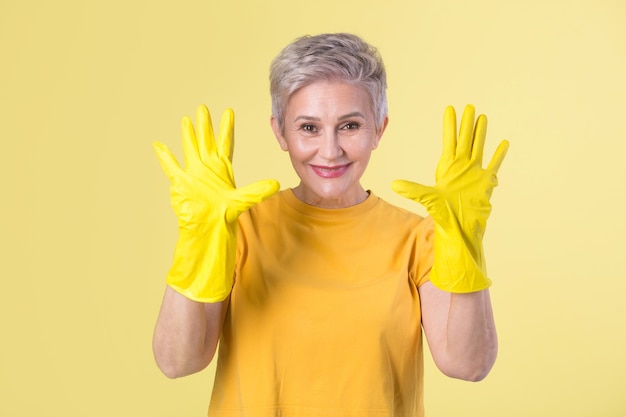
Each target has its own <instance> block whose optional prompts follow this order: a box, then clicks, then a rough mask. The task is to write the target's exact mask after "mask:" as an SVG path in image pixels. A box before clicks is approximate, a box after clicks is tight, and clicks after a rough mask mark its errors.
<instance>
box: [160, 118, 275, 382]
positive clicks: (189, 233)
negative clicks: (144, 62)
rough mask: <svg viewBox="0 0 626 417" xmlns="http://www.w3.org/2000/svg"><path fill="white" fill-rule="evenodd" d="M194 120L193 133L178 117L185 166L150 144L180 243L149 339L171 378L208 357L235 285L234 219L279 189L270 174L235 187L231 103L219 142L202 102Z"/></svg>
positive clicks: (201, 364) (188, 122)
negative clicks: (167, 183) (164, 182)
mask: <svg viewBox="0 0 626 417" xmlns="http://www.w3.org/2000/svg"><path fill="white" fill-rule="evenodd" d="M196 124H197V129H198V131H197V132H196V131H195V130H194V127H193V124H192V122H191V120H190V119H189V118H188V117H185V118H183V122H182V135H183V150H184V154H185V168H184V169H183V168H181V166H180V165H179V164H178V162H177V161H176V158H175V157H174V156H173V155H172V153H171V152H170V151H169V149H168V148H167V147H166V146H165V145H163V144H162V143H158V142H155V143H154V148H155V151H156V153H157V156H158V158H159V161H160V163H161V166H162V168H163V171H165V174H166V175H167V176H168V178H169V179H170V182H171V188H170V195H171V202H172V207H173V208H174V212H175V213H176V215H177V217H178V242H177V244H176V249H175V253H174V261H173V264H172V267H171V268H170V270H169V272H168V274H167V278H166V282H167V285H168V287H167V289H166V291H165V296H164V298H163V304H162V306H161V311H160V313H159V317H158V320H157V325H156V328H155V332H154V338H153V350H154V355H155V358H156V361H157V364H158V366H159V368H160V369H161V370H162V371H163V372H164V373H165V374H166V375H167V376H169V377H178V376H184V375H188V374H190V373H193V372H197V371H199V370H201V369H203V368H204V367H206V365H207V364H208V363H209V362H210V361H211V359H212V357H213V355H214V353H215V347H216V345H217V341H218V340H219V335H220V334H221V328H222V323H223V321H224V316H225V314H226V309H227V307H228V297H229V294H230V291H231V289H232V285H233V275H234V266H235V253H236V245H237V243H236V239H237V218H238V217H239V215H240V214H241V213H243V212H244V211H246V210H248V209H249V208H250V207H252V206H253V205H254V204H256V203H258V202H260V201H262V200H263V199H265V198H267V197H269V196H271V195H272V194H274V193H275V192H276V191H278V189H279V185H278V182H276V181H274V180H265V181H259V182H257V183H254V184H251V185H248V186H246V187H243V188H236V186H235V180H234V176H233V170H232V162H231V161H232V154H233V139H234V113H233V111H232V110H230V109H229V110H226V111H225V112H224V115H223V116H222V121H221V126H220V132H219V137H218V139H217V141H216V140H215V138H214V135H213V127H212V124H211V116H210V114H209V111H208V109H207V108H206V107H205V106H200V107H199V108H198V111H197V123H196Z"/></svg>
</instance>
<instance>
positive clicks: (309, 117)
mask: <svg viewBox="0 0 626 417" xmlns="http://www.w3.org/2000/svg"><path fill="white" fill-rule="evenodd" d="M298 120H310V121H312V122H319V121H320V120H322V119H320V118H319V117H313V116H306V115H302V116H298V117H296V118H295V119H294V120H293V121H294V122H297V121H298Z"/></svg>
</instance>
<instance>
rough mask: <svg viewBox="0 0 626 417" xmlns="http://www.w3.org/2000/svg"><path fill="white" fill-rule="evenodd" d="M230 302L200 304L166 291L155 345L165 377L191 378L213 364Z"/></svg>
mask: <svg viewBox="0 0 626 417" xmlns="http://www.w3.org/2000/svg"><path fill="white" fill-rule="evenodd" d="M228 300H229V299H228V298H227V299H226V300H225V301H221V302H218V303H199V302H196V301H192V300H190V299H188V298H186V297H184V296H183V295H181V294H179V293H178V292H176V291H174V290H173V289H172V288H170V287H169V286H168V287H166V290H165V295H164V297H163V303H162V304H161V310H160V312H159V317H158V319H157V324H156V327H155V330H154V337H153V341H152V348H153V352H154V357H155V359H156V362H157V365H158V366H159V369H161V371H162V372H163V373H164V374H165V375H166V376H168V377H170V378H177V377H181V376H185V375H189V374H192V373H195V372H198V371H201V370H202V369H204V368H205V367H206V366H207V365H208V364H209V363H210V362H211V360H212V359H213V356H214V355H215V349H216V347H217V342H218V340H219V336H220V334H221V331H222V324H223V321H224V316H225V314H226V309H227V307H228Z"/></svg>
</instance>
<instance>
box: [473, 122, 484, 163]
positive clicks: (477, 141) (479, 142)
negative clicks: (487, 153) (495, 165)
mask: <svg viewBox="0 0 626 417" xmlns="http://www.w3.org/2000/svg"><path fill="white" fill-rule="evenodd" d="M486 137H487V116H485V115H484V114H481V115H480V116H478V120H476V126H475V127H474V144H473V146H472V158H471V159H472V161H474V162H475V163H476V164H477V165H478V166H482V165H483V153H484V150H485V139H486Z"/></svg>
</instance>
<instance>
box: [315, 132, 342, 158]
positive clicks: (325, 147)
mask: <svg viewBox="0 0 626 417" xmlns="http://www.w3.org/2000/svg"><path fill="white" fill-rule="evenodd" d="M318 152H319V155H320V156H321V157H322V158H324V159H327V160H332V159H336V158H338V157H340V156H341V155H342V154H343V149H342V148H341V144H340V142H339V135H337V133H336V132H329V133H326V134H325V135H322V138H321V142H320V147H319V150H318Z"/></svg>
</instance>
